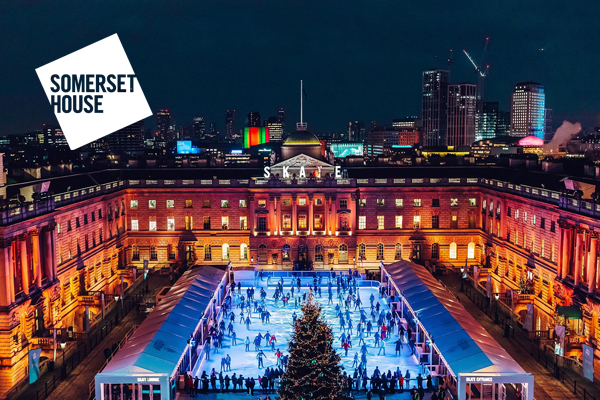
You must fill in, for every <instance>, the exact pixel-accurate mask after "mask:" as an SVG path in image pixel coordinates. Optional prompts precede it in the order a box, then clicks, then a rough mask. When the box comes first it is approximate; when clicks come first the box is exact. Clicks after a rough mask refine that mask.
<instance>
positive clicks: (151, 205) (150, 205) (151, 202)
mask: <svg viewBox="0 0 600 400" xmlns="http://www.w3.org/2000/svg"><path fill="white" fill-rule="evenodd" d="M148 208H156V200H148Z"/></svg>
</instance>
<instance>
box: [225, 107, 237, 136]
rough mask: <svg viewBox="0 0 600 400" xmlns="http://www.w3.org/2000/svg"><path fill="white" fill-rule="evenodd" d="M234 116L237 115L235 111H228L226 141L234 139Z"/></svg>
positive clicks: (226, 116)
mask: <svg viewBox="0 0 600 400" xmlns="http://www.w3.org/2000/svg"><path fill="white" fill-rule="evenodd" d="M234 115H235V110H227V114H226V115H225V136H226V139H233V116H234Z"/></svg>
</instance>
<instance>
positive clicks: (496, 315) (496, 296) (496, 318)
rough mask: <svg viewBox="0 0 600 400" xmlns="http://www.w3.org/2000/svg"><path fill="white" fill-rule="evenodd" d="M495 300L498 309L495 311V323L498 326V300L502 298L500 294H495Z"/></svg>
mask: <svg viewBox="0 0 600 400" xmlns="http://www.w3.org/2000/svg"><path fill="white" fill-rule="evenodd" d="M494 298H495V299H496V307H495V311H494V322H495V323H496V324H498V299H499V298H500V294H499V293H494Z"/></svg>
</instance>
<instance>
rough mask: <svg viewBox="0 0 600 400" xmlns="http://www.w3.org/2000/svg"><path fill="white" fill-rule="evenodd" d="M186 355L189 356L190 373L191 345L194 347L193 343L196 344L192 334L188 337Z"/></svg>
mask: <svg viewBox="0 0 600 400" xmlns="http://www.w3.org/2000/svg"><path fill="white" fill-rule="evenodd" d="M187 342H188V356H189V358H190V369H189V371H190V374H191V373H192V347H194V345H195V344H196V341H195V340H194V335H190V338H189V339H188V341H187Z"/></svg>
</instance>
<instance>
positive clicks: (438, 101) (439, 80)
mask: <svg viewBox="0 0 600 400" xmlns="http://www.w3.org/2000/svg"><path fill="white" fill-rule="evenodd" d="M422 94H423V99H422V103H421V112H422V117H423V144H424V145H426V146H445V145H446V131H447V129H446V123H447V118H446V116H447V111H448V71H447V70H439V69H434V70H428V71H423V93H422Z"/></svg>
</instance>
